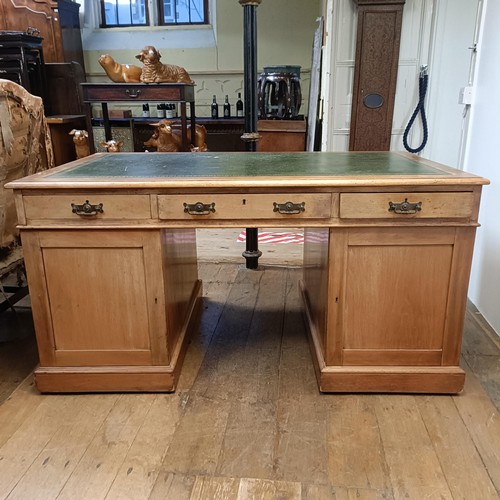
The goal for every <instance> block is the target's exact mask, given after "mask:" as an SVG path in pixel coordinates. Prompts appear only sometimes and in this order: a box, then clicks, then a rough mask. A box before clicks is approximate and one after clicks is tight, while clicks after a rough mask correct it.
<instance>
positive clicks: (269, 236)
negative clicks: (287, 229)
mask: <svg viewBox="0 0 500 500" xmlns="http://www.w3.org/2000/svg"><path fill="white" fill-rule="evenodd" d="M246 237H247V233H246V231H242V232H241V233H240V234H239V235H238V238H237V240H236V241H238V242H240V243H244V242H245V241H246ZM258 239H259V243H298V244H302V243H304V234H303V233H274V232H270V231H268V232H266V231H263V232H261V233H259V235H258Z"/></svg>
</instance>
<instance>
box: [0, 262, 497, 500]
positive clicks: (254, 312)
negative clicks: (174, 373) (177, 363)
mask: <svg viewBox="0 0 500 500" xmlns="http://www.w3.org/2000/svg"><path fill="white" fill-rule="evenodd" d="M300 274H301V271H300V269H298V268H286V267H278V266H263V267H262V268H260V269H259V270H257V271H249V270H246V269H244V267H243V266H242V265H239V264H232V263H213V262H212V263H211V262H207V263H202V264H200V277H201V278H202V279H203V281H204V299H203V300H204V304H203V318H202V322H201V327H200V334H199V335H198V336H196V337H194V338H193V339H192V341H191V344H190V346H189V349H188V352H187V356H186V360H185V364H184V367H183V371H182V376H181V380H180V383H179V387H178V390H177V392H176V393H174V394H105V395H102V394H89V395H40V394H38V392H37V391H36V389H35V388H34V387H33V384H32V377H31V376H28V378H27V379H26V380H25V381H24V382H23V383H22V384H20V385H19V387H18V388H17V389H16V390H15V391H14V393H13V394H12V395H11V396H10V397H9V398H8V399H7V400H5V401H4V402H3V404H2V405H1V406H0V498H8V499H23V500H26V499H56V498H57V499H92V500H96V499H101V498H108V499H118V498H123V499H134V500H135V499H148V498H151V499H173V500H182V499H200V500H205V499H224V500H225V499H358V498H361V499H372V498H373V499H378V498H381V499H382V498H383V499H402V498H410V499H417V500H420V499H424V498H445V499H446V498H454V499H478V500H483V499H494V498H500V497H499V491H500V416H499V411H498V402H499V401H500V399H499V398H498V393H499V392H500V391H499V390H498V388H499V384H500V376H499V374H500V370H499V369H498V363H499V362H500V351H499V349H498V345H497V343H496V340H495V337H493V336H492V335H493V334H492V333H491V332H488V331H487V325H486V326H485V325H484V324H483V323H482V320H481V318H480V317H479V315H478V314H477V312H475V310H474V309H473V307H472V306H471V307H470V308H469V311H468V315H467V324H466V333H465V340H464V348H463V354H464V356H463V366H464V368H465V369H466V370H467V379H466V386H465V390H464V392H463V393H462V394H460V395H458V396H425V395H424V396H413V395H377V394H371V395H364V394H356V395H349V394H345V395H335V394H320V393H319V392H318V389H317V385H316V380H315V377H314V371H313V366H312V362H311V357H310V353H309V348H308V344H307V339H306V334H305V329H304V325H303V320H302V316H301V314H302V313H301V304H300V297H299V290H298V285H297V283H298V279H299V278H300ZM483 358H484V360H483V361H484V363H486V365H485V364H484V363H482V362H481V360H482V359H483ZM495 360H496V361H495ZM484 366H487V367H489V369H487V368H484ZM485 388H486V391H487V392H486V391H485ZM495 403H496V405H497V406H495Z"/></svg>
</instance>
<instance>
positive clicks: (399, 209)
mask: <svg viewBox="0 0 500 500" xmlns="http://www.w3.org/2000/svg"><path fill="white" fill-rule="evenodd" d="M421 210H422V202H421V201H419V202H417V203H411V202H409V201H408V198H405V201H403V202H401V203H393V202H392V201H390V202H389V212H394V213H396V214H403V215H411V214H416V213H417V212H420V211H421Z"/></svg>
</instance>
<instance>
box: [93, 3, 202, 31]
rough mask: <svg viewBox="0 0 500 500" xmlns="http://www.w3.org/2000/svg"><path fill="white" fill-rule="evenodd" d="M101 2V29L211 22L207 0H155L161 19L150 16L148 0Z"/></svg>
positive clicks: (154, 6) (155, 8)
mask: <svg viewBox="0 0 500 500" xmlns="http://www.w3.org/2000/svg"><path fill="white" fill-rule="evenodd" d="M100 1H101V19H102V23H101V27H102V28H116V27H121V26H123V27H128V26H150V25H158V26H166V25H175V24H207V23H208V0H152V2H155V4H154V5H153V6H152V7H153V9H152V10H153V11H154V12H157V13H158V19H150V12H149V8H148V0H100ZM154 17H155V16H154Z"/></svg>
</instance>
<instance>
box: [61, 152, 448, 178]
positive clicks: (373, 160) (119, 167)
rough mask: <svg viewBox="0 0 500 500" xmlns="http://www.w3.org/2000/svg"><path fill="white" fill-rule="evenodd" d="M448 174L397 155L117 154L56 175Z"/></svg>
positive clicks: (269, 175) (79, 176) (135, 176)
mask: <svg viewBox="0 0 500 500" xmlns="http://www.w3.org/2000/svg"><path fill="white" fill-rule="evenodd" d="M425 174H427V175H443V174H444V173H443V172H440V171H439V170H437V169H435V168H433V167H429V166H427V165H425V164H421V163H419V162H418V161H416V160H413V159H411V158H407V157H404V156H399V155H394V154H391V153H376V154H373V153H372V154H366V153H311V154H305V153H295V154H294V153H250V154H249V153H201V154H200V153H197V154H193V153H178V154H171V153H170V154H169V153H166V154H165V153H164V154H161V153H160V154H154V153H137V154H130V153H116V154H107V155H105V156H100V157H99V158H92V157H89V160H88V161H86V162H85V163H83V164H80V165H78V166H75V167H74V168H72V169H69V170H65V171H63V172H60V173H55V174H54V175H53V177H57V178H59V179H63V178H64V179H74V180H76V179H78V178H82V177H86V178H88V177H120V178H137V177H141V178H150V179H153V178H169V177H201V178H203V177H249V176H250V177H276V176H280V177H288V176H293V177H296V176H304V175H305V176H310V177H316V176H353V175H369V176H372V175H425Z"/></svg>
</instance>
